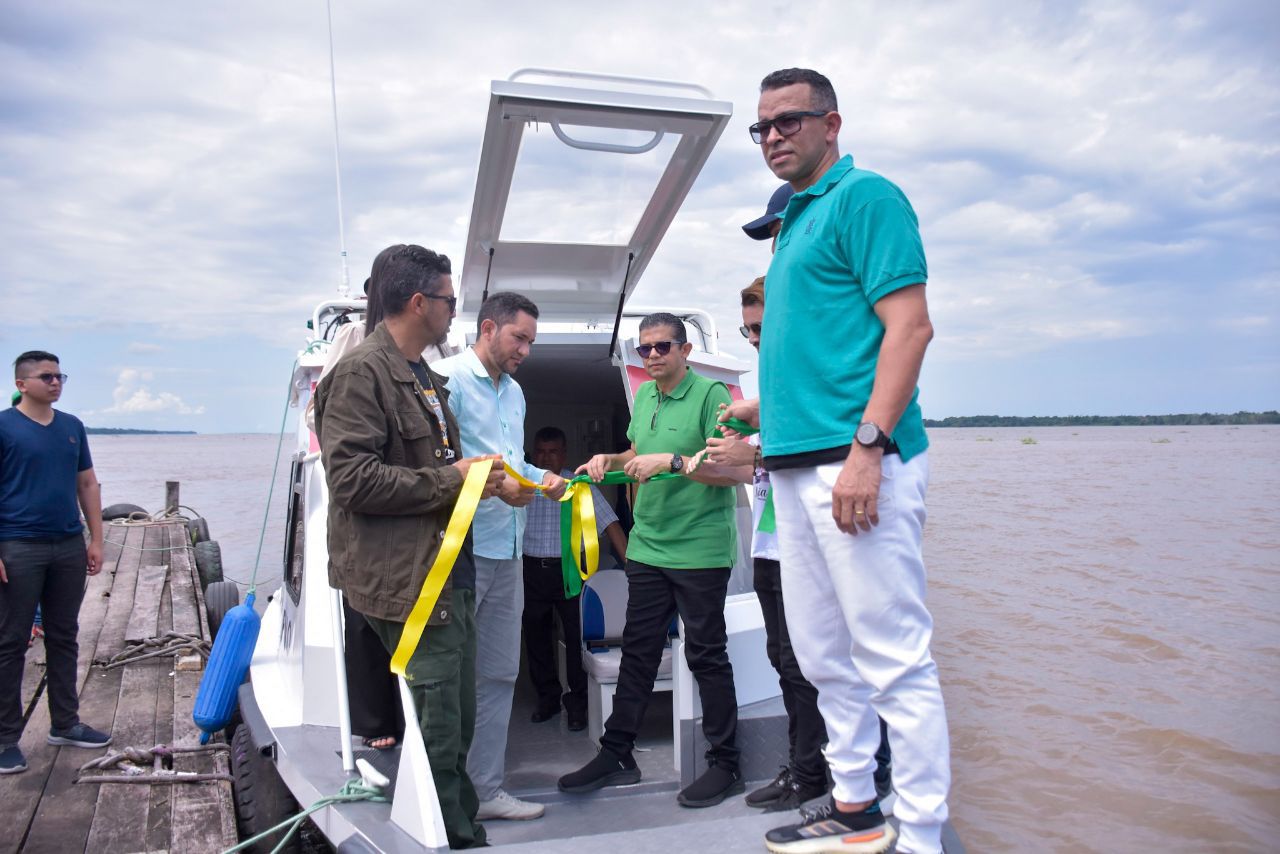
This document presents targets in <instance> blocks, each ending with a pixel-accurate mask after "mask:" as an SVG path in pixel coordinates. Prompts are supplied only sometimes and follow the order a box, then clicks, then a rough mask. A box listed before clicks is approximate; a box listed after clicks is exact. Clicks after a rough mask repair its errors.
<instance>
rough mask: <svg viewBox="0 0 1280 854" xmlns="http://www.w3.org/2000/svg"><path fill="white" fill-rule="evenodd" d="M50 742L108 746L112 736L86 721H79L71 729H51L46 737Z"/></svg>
mask: <svg viewBox="0 0 1280 854" xmlns="http://www.w3.org/2000/svg"><path fill="white" fill-rule="evenodd" d="M45 740H46V741H48V742H49V743H50V744H59V745H64V746H67V747H89V748H93V747H106V746H107V745H108V744H110V743H111V736H110V735H108V734H107V733H105V732H98V731H97V730H96V729H94V728H93V727H91V726H89V725H88V724H86V723H78V724H76V725H75V726H73V727H71V728H70V729H51V730H49V737H48V738H47V739H45Z"/></svg>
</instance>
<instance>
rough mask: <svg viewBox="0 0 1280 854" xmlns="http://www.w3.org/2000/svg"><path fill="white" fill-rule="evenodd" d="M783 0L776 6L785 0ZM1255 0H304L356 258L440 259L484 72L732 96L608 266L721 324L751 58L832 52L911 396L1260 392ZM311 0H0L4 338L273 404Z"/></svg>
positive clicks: (1270, 394) (1258, 26) (1278, 41)
mask: <svg viewBox="0 0 1280 854" xmlns="http://www.w3.org/2000/svg"><path fill="white" fill-rule="evenodd" d="M784 10H785V11H784ZM1278 10H1280V5H1278V4H1276V3H1273V2H1268V0H1256V2H1214V3H1179V2H1171V3H1158V2H1146V3H1127V2H1120V1H1119V0H1105V2H1097V3H1088V2H1086V3H1079V4H1072V3H1066V2H1046V3H1018V4H1010V3H1005V2H979V0H974V2H956V3H947V4H939V3H913V2H895V3H892V4H890V3H887V2H886V3H866V2H809V3H805V4H799V5H792V6H790V7H787V6H785V5H782V6H780V5H779V4H776V3H765V2H735V0H721V2H717V3H705V4H702V3H689V2H679V3H671V2H665V0H655V2H649V3H644V4H625V3H619V4H603V3H586V2H583V3H578V2H559V3H557V2H550V3H542V4H516V3H493V2H485V0H477V2H472V3H464V4H458V5H454V4H441V3H425V2H418V3H411V2H374V0H362V2H359V3H356V2H350V1H349V0H335V3H334V8H333V27H334V49H335V57H336V65H337V95H338V106H339V113H340V130H341V136H342V148H343V164H342V165H343V191H344V197H345V198H344V202H345V212H346V215H345V225H346V234H347V245H348V251H349V257H350V265H351V278H352V281H353V283H356V286H357V287H358V283H359V282H362V281H363V279H364V277H365V275H367V270H368V267H369V263H370V262H371V260H372V258H373V255H374V254H376V253H377V251H378V250H379V249H381V248H382V247H384V246H386V245H388V244H390V243H394V242H414V243H421V244H424V245H427V246H430V247H432V248H436V249H439V250H441V251H444V252H446V253H447V254H449V255H450V256H452V257H453V258H454V259H455V260H456V261H457V262H460V261H461V258H462V247H463V244H464V242H465V238H466V229H467V222H468V217H469V213H470V207H471V197H472V193H473V191H474V189H475V180H476V167H477V163H478V159H479V144H480V140H481V135H482V132H483V127H484V121H485V115H486V109H487V105H488V87H489V82H490V81H491V80H494V79H504V78H506V77H507V76H508V75H509V74H510V73H511V72H512V71H514V70H516V69H518V68H522V67H527V66H536V67H554V68H564V69H574V70H585V71H597V72H606V73H612V74H626V75H636V76H644V77H655V78H664V79H675V80H685V81H691V82H696V83H700V84H702V85H704V86H706V87H708V88H709V89H711V90H712V91H713V92H714V93H715V94H716V96H717V98H720V99H722V100H726V101H731V102H732V103H733V105H734V117H733V119H732V120H731V123H730V125H729V129H728V130H727V131H726V133H725V134H724V136H723V137H722V139H721V141H720V143H719V145H718V146H717V148H716V150H715V151H714V153H713V154H712V156H711V159H710V161H709V162H708V164H707V167H706V169H705V170H704V172H703V174H702V176H701V178H700V179H699V181H698V183H697V184H696V185H695V186H694V188H693V191H692V193H691V194H690V196H689V199H688V201H687V203H686V204H685V207H684V208H683V210H682V211H681V213H680V214H679V216H678V217H677V218H676V220H675V222H674V224H673V225H672V228H671V230H670V232H669V233H668V235H667V238H666V240H665V241H664V243H663V244H662V246H661V247H660V248H659V250H658V252H657V255H656V256H655V258H654V260H653V262H652V264H651V265H650V267H649V269H648V271H647V272H646V274H645V277H644V279H643V280H642V281H641V283H640V285H639V289H638V291H637V293H636V294H635V296H634V298H633V299H634V300H635V301H637V302H643V303H647V304H667V303H677V304H681V305H690V304H695V305H702V306H704V307H706V308H707V309H708V310H710V311H711V312H712V313H713V315H714V316H715V317H716V318H717V320H718V321H719V323H720V326H721V331H722V345H723V346H724V348H725V349H727V350H729V351H730V352H733V353H735V354H737V355H741V356H742V357H743V358H746V359H750V358H752V357H751V355H750V353H749V350H748V349H747V347H746V346H745V343H743V342H742V340H741V339H740V338H739V337H738V335H737V333H736V332H735V331H734V328H735V327H736V326H737V324H738V322H739V321H738V318H737V310H736V302H735V300H736V295H737V291H738V289H739V288H741V287H743V286H745V285H746V284H747V283H748V282H749V281H750V280H751V279H752V278H753V277H754V276H756V275H758V274H760V273H762V272H763V271H764V269H765V267H766V265H767V263H768V249H767V245H766V244H758V243H754V242H752V241H749V240H747V239H746V238H744V237H743V235H742V233H741V232H740V231H739V230H738V226H739V225H741V224H742V223H743V222H746V221H747V220H749V219H752V218H753V217H755V216H757V215H758V214H759V213H760V211H761V210H762V209H763V205H764V201H765V200H766V198H767V197H768V195H769V193H770V192H771V190H772V189H773V187H774V186H776V181H775V179H773V177H772V176H771V175H770V174H769V172H768V171H767V169H766V168H765V167H764V164H763V162H762V160H761V158H760V154H759V151H758V149H757V148H756V147H755V146H753V145H752V144H751V142H750V139H749V138H748V136H747V134H746V131H745V127H746V125H747V124H749V123H750V122H751V121H753V120H754V114H755V103H756V94H757V89H756V87H757V85H758V82H759V79H760V77H762V76H763V75H764V74H765V73H767V72H768V71H771V70H773V69H774V68H778V67H786V66H792V65H801V66H810V67H814V68H818V69H819V70H822V71H823V72H824V73H826V74H827V75H828V76H829V77H831V79H832V81H833V82H834V84H835V86H836V90H837V93H838V95H839V97H840V103H841V108H842V109H841V113H842V115H843V116H844V120H845V123H844V131H843V132H842V137H841V145H842V150H843V151H845V152H848V153H852V154H853V155H854V158H855V161H856V162H857V163H858V165H860V166H862V167H865V168H869V169H873V170H875V171H878V172H881V173H883V174H885V175H886V176H888V177H889V178H890V179H892V180H893V181H895V182H896V183H897V184H898V185H899V186H901V187H902V188H903V189H904V190H905V192H906V193H907V195H908V196H909V197H910V198H911V200H912V202H913V204H914V206H915V208H916V211H917V213H918V214H919V217H920V222H921V228H922V232H923V234H924V239H925V246H926V250H927V252H928V255H929V264H930V277H929V301H930V309H931V312H932V315H933V319H934V325H935V328H936V330H937V337H936V338H935V340H934V343H933V345H932V347H931V348H930V351H929V355H928V357H927V360H926V365H925V372H924V376H923V378H922V382H921V386H922V395H921V403H922V405H923V406H924V409H925V413H926V415H927V416H930V417H944V416H947V415H968V414H979V413H999V414H1008V415H1034V414H1090V413H1103V414H1115V413H1165V412H1187V411H1194V412H1201V411H1215V412H1217V411H1235V410H1239V409H1251V410H1259V409H1273V408H1276V407H1277V406H1280V334H1278V333H1280V329H1278V328H1277V327H1278V326H1280V249H1278V247H1280V215H1278V214H1280V210H1278V209H1280V205H1278V204H1277V196H1278V194H1280V165H1278V154H1280V73H1278V72H1277V67H1278V66H1277V63H1276V61H1275V51H1276V49H1277V45H1280V11H1278ZM328 48H329V41H328V31H327V26H326V17H325V4H324V2H322V0H305V2H303V0H279V2H265V3H264V2H240V0H227V2H218V3H204V4H195V3H160V2H154V3H137V2H129V0H121V2H115V3H100V2H62V0H58V1H57V2H49V0H42V2H32V0H17V2H14V1H13V0H11V2H8V3H6V4H5V13H4V15H3V16H2V17H0V81H2V82H0V193H2V197H3V200H4V203H3V207H2V208H0V245H3V252H0V298H2V300H3V305H4V310H3V311H4V314H3V318H4V319H3V323H2V324H0V351H3V354H4V355H3V358H4V360H6V361H7V360H10V359H12V358H13V356H14V355H16V354H17V353H18V352H20V351H22V350H26V349H32V348H41V349H49V350H52V351H54V352H56V353H58V354H59V355H60V356H61V357H62V359H63V368H64V370H65V371H66V372H67V373H68V374H70V375H71V377H72V379H71V382H70V383H69V385H68V388H67V393H66V394H65V396H64V398H63V405H64V407H65V408H67V409H68V410H70V411H73V412H77V413H79V414H81V415H83V416H84V418H85V420H86V421H87V422H88V423H89V424H90V425H95V426H134V427H163V428H177V429H194V430H199V431H202V432H224V431H269V430H274V429H276V427H277V425H278V424H279V419H280V413H281V407H282V403H283V400H284V393H285V390H286V388H287V383H288V379H289V371H290V366H291V364H292V362H293V358H294V356H295V354H296V352H297V349H298V347H299V345H301V344H303V343H304V337H305V334H306V330H305V328H304V323H305V321H306V319H307V317H308V316H309V314H310V311H311V308H312V307H313V306H314V304H315V303H316V302H317V301H318V300H319V299H321V298H324V297H327V296H329V295H332V294H333V293H334V292H335V289H336V287H337V284H338V282H339V279H340V275H339V270H340V264H339V259H338V233H337V223H338V217H337V206H336V203H335V191H334V176H333V150H332V114H331V107H330V88H329V53H328Z"/></svg>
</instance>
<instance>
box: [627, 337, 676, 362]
mask: <svg viewBox="0 0 1280 854" xmlns="http://www.w3.org/2000/svg"><path fill="white" fill-rule="evenodd" d="M681 343H683V342H681V341H655V342H653V343H652V344H640V345H637V347H636V352H637V353H639V354H640V358H641V359H647V358H649V357H650V356H651V355H653V352H654V351H655V350H657V351H658V355H659V356H665V355H667V354H668V353H670V352H671V348H672V347H674V346H676V345H678V344H681Z"/></svg>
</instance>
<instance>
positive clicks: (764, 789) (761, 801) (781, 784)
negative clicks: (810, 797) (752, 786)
mask: <svg viewBox="0 0 1280 854" xmlns="http://www.w3.org/2000/svg"><path fill="white" fill-rule="evenodd" d="M790 786H791V769H790V768H789V767H787V766H785V765H784V766H783V768H782V770H781V771H779V772H778V776H776V777H774V778H773V780H772V781H771V782H769V783H766V784H765V785H763V786H761V787H760V788H758V789H756V790H755V791H754V792H752V793H751V794H749V795H747V796H746V797H745V798H743V800H744V801H745V802H746V804H747V806H749V807H757V808H761V809H763V808H764V807H768V806H772V805H773V802H774V801H776V800H778V798H780V797H782V796H783V795H784V794H785V793H786V791H787V789H788V788H790Z"/></svg>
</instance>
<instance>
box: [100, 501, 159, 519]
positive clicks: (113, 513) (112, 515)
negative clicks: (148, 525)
mask: <svg viewBox="0 0 1280 854" xmlns="http://www.w3.org/2000/svg"><path fill="white" fill-rule="evenodd" d="M134 513H141V514H142V515H143V516H146V517H147V518H148V519H150V518H151V514H150V513H148V512H147V511H146V510H144V509H143V508H141V507H139V506H138V505H137V504H112V505H111V506H110V507H103V508H102V521H104V522H112V521H115V520H116V519H128V518H129V517H130V516H132V515H133V514H134Z"/></svg>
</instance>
